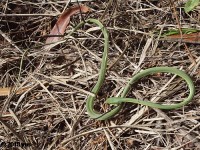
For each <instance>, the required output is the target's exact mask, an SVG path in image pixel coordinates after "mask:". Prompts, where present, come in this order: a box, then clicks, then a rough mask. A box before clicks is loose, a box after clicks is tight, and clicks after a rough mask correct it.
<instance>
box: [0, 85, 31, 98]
mask: <svg viewBox="0 0 200 150" xmlns="http://www.w3.org/2000/svg"><path fill="white" fill-rule="evenodd" d="M28 89H30V87H24V88H21V89H19V90H17V91H16V94H22V93H24V92H26V91H27V90H28ZM12 90H13V88H11V87H6V88H0V96H8V95H9V94H10V93H11V92H12Z"/></svg>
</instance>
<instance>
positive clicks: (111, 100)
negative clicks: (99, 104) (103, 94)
mask: <svg viewBox="0 0 200 150" xmlns="http://www.w3.org/2000/svg"><path fill="white" fill-rule="evenodd" d="M105 103H107V104H121V103H122V102H120V100H119V98H117V97H110V98H108V99H107V100H106V101H105Z"/></svg>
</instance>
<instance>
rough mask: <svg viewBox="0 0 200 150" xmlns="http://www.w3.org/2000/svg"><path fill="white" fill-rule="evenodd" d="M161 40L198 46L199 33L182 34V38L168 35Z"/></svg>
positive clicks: (178, 35) (199, 42)
mask: <svg viewBox="0 0 200 150" xmlns="http://www.w3.org/2000/svg"><path fill="white" fill-rule="evenodd" d="M161 40H167V41H180V42H185V43H194V44H200V32H196V33H191V34H183V35H182V36H181V34H175V35H170V36H167V37H165V38H163V39H161Z"/></svg>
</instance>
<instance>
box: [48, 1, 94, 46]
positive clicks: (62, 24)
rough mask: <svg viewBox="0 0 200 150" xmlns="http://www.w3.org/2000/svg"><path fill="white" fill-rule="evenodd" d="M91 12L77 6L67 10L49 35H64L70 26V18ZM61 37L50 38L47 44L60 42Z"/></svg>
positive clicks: (85, 7) (88, 9) (87, 8)
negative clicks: (77, 14)
mask: <svg viewBox="0 0 200 150" xmlns="http://www.w3.org/2000/svg"><path fill="white" fill-rule="evenodd" d="M88 11H90V8H89V7H87V6H84V5H81V6H75V7H72V8H69V9H67V10H66V11H65V12H64V13H63V14H62V15H61V16H60V17H59V19H58V21H57V22H56V24H55V25H54V27H53V29H52V30H51V32H50V34H49V35H63V34H64V32H65V29H66V27H67V25H68V24H69V21H70V17H71V16H72V15H74V14H76V13H79V12H82V13H86V12H88ZM59 39H60V37H58V36H55V37H48V38H47V40H46V44H48V43H53V42H57V41H59Z"/></svg>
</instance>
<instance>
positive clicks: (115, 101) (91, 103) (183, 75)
mask: <svg viewBox="0 0 200 150" xmlns="http://www.w3.org/2000/svg"><path fill="white" fill-rule="evenodd" d="M85 23H93V24H96V25H97V26H98V27H99V28H100V29H101V31H102V33H103V36H104V50H103V56H102V62H101V67H100V71H99V77H98V81H97V83H96V85H95V86H94V87H93V89H92V91H91V92H92V93H94V94H95V96H89V97H88V99H87V101H86V109H87V112H88V115H89V116H90V117H91V118H93V119H97V120H107V119H109V118H111V117H113V116H114V115H116V114H117V113H118V112H119V111H120V109H121V108H122V103H125V102H129V103H137V104H142V105H145V106H149V107H153V108H158V109H176V108H180V107H182V106H184V105H186V104H187V103H189V102H190V101H191V100H192V99H193V97H194V94H195V87H194V84H193V81H192V80H191V78H190V77H189V76H188V75H187V74H186V73H185V72H184V71H181V70H178V69H176V68H173V67H153V68H149V69H146V70H143V71H141V72H140V73H138V74H136V75H135V76H133V77H132V78H131V80H130V81H129V83H128V84H127V85H126V87H125V88H124V90H123V92H122V94H121V96H120V97H112V98H108V99H107V100H106V103H108V104H118V105H117V107H115V108H114V109H112V110H111V111H109V112H107V113H104V114H101V113H99V112H97V111H95V110H94V100H95V98H96V95H97V93H98V92H99V90H100V88H101V86H102V84H103V82H104V79H105V74H106V67H107V60H108V49H109V36H108V32H107V30H106V28H105V27H104V26H103V25H102V23H101V22H100V21H98V20H96V19H88V20H85V21H84V22H81V23H79V24H78V25H77V26H76V27H75V28H74V30H73V31H72V32H71V33H70V35H71V34H73V33H74V32H75V31H76V30H78V29H79V28H80V27H81V26H82V25H84V24H85ZM158 72H165V73H172V74H176V75H178V76H180V77H181V78H182V79H184V80H185V81H186V83H187V85H188V87H189V90H190V92H189V96H188V97H187V98H186V99H184V100H183V101H182V102H180V103H177V104H172V105H162V104H157V103H154V102H150V101H143V100H138V99H134V98H125V97H126V95H127V94H128V92H129V91H130V89H131V86H132V84H133V83H135V82H137V81H138V80H139V79H141V78H143V77H145V76H147V75H151V74H154V73H158Z"/></svg>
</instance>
